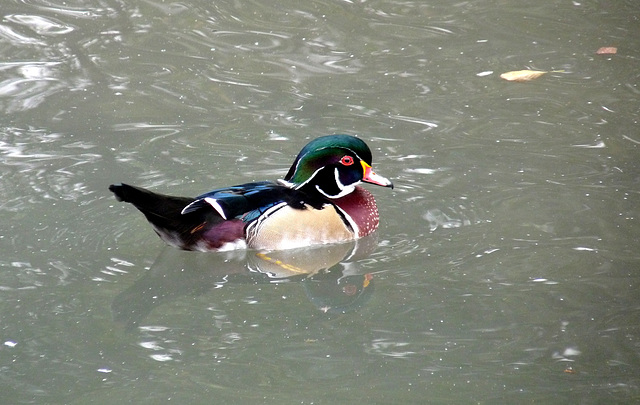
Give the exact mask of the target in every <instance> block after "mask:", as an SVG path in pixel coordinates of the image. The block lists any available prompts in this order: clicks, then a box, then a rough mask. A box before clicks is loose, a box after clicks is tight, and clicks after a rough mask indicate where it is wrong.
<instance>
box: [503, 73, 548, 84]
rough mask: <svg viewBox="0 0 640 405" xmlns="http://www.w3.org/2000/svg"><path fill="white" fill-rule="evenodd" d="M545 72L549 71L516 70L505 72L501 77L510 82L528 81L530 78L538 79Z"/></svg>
mask: <svg viewBox="0 0 640 405" xmlns="http://www.w3.org/2000/svg"><path fill="white" fill-rule="evenodd" d="M545 73H549V72H547V71H544V70H514V71H511V72H506V73H503V74H501V75H500V77H501V78H502V79H504V80H508V81H510V82H528V81H529V80H533V79H537V78H538V77H540V76H542V75H543V74H545Z"/></svg>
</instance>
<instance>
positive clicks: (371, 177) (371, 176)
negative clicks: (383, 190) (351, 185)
mask: <svg viewBox="0 0 640 405" xmlns="http://www.w3.org/2000/svg"><path fill="white" fill-rule="evenodd" d="M361 163H362V169H363V171H364V174H363V175H362V181H364V182H365V183H371V184H375V185H378V186H382V187H391V188H393V183H392V182H391V180H389V179H387V178H386V177H382V176H380V175H377V174H376V172H374V171H373V168H371V166H369V165H368V164H367V163H366V162H365V161H361Z"/></svg>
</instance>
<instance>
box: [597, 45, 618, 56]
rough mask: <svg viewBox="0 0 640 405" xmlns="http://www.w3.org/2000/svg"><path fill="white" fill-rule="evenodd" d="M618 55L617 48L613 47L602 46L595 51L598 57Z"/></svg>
mask: <svg viewBox="0 0 640 405" xmlns="http://www.w3.org/2000/svg"><path fill="white" fill-rule="evenodd" d="M616 53H618V48H616V47H615V46H603V47H602V48H599V49H598V50H597V51H596V54H598V55H614V54H616Z"/></svg>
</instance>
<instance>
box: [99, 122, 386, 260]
mask: <svg viewBox="0 0 640 405" xmlns="http://www.w3.org/2000/svg"><path fill="white" fill-rule="evenodd" d="M371 160H372V157H371V150H370V149H369V147H368V146H367V144H366V143H365V142H364V141H362V140H361V139H359V138H356V137H354V136H350V135H329V136H323V137H320V138H316V139H314V140H313V141H311V142H309V143H308V144H307V145H306V146H305V147H304V148H302V150H301V151H300V153H299V154H298V156H297V157H296V159H295V161H294V162H293V165H292V166H291V168H290V169H289V172H288V173H287V175H286V176H285V177H284V179H283V180H278V181H277V182H270V181H262V182H255V183H246V184H241V185H238V186H232V187H226V188H219V189H216V190H213V191H210V192H208V193H206V194H202V195H200V196H198V197H196V198H195V199H194V198H188V197H174V196H168V195H162V194H156V193H154V192H151V191H149V190H145V189H143V188H140V187H134V186H130V185H127V184H113V185H111V186H109V190H111V191H112V192H113V193H114V194H115V196H116V198H117V199H118V201H124V202H128V203H131V204H133V205H134V206H135V207H136V208H137V209H138V210H140V211H141V212H142V213H143V214H144V215H145V217H147V220H148V221H149V222H150V223H151V225H153V228H154V229H155V231H156V233H157V234H158V235H159V236H160V238H162V239H163V240H164V241H165V242H166V243H168V244H169V245H173V246H176V247H179V248H181V249H184V250H199V251H220V250H231V249H238V248H252V249H259V250H283V249H292V248H299V247H305V246H310V245H317V244H327V243H339V242H344V241H349V240H354V239H358V238H361V237H363V236H366V235H369V234H371V233H372V232H374V231H375V230H376V229H377V228H378V220H379V217H378V208H377V206H376V202H375V200H374V198H373V195H371V193H370V192H368V191H367V190H365V189H364V188H362V187H359V186H358V184H359V183H360V182H365V183H371V184H375V185H378V186H383V187H391V188H393V184H392V183H391V181H389V180H388V179H386V178H384V177H382V176H379V175H377V174H376V173H375V172H374V171H373V169H372V168H371Z"/></svg>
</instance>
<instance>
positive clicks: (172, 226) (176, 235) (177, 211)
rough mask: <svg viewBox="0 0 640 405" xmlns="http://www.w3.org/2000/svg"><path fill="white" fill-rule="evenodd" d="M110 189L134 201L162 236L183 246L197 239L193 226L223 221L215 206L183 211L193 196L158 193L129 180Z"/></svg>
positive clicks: (119, 197) (123, 199) (188, 245)
mask: <svg viewBox="0 0 640 405" xmlns="http://www.w3.org/2000/svg"><path fill="white" fill-rule="evenodd" d="M109 190H110V191H111V192H113V194H115V197H116V199H117V200H118V201H122V202H127V203H131V204H133V206H134V207H136V208H137V209H138V210H139V211H140V212H142V213H143V214H144V216H145V217H146V218H147V220H148V221H149V222H150V223H151V224H152V225H153V226H154V228H155V230H156V232H157V233H158V234H159V235H160V237H161V238H162V239H163V240H165V241H166V242H168V243H170V244H172V245H176V246H178V247H181V248H183V249H188V248H189V247H190V246H191V245H192V244H193V243H194V242H195V238H196V235H195V234H194V229H196V228H198V227H199V226H201V225H202V224H203V223H204V222H208V223H209V224H211V223H216V222H222V218H220V217H219V216H218V217H217V218H216V216H215V215H213V210H198V211H194V212H190V213H188V214H182V213H181V212H182V209H183V208H184V207H186V206H187V205H188V204H189V203H191V202H192V201H193V198H188V197H175V196H169V195H164V194H158V193H154V192H152V191H149V190H145V189H144V188H141V187H135V186H130V185H128V184H112V185H110V186H109Z"/></svg>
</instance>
